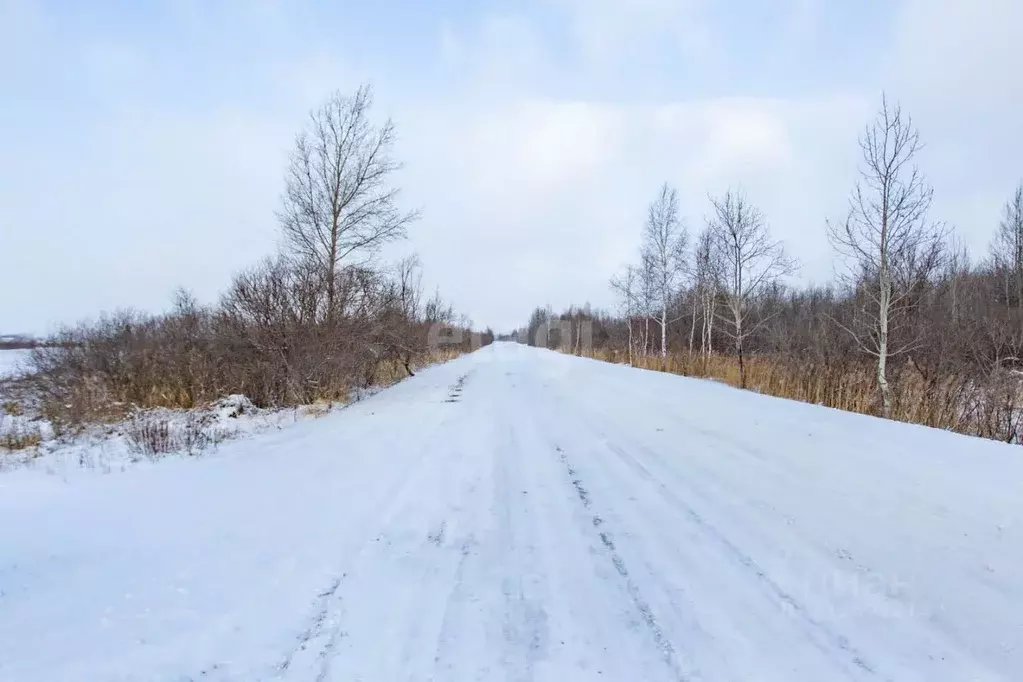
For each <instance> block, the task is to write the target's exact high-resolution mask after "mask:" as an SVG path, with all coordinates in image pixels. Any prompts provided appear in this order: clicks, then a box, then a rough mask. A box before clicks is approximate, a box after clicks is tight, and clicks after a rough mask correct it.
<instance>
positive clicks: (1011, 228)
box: [991, 183, 1023, 308]
mask: <svg viewBox="0 0 1023 682" xmlns="http://www.w3.org/2000/svg"><path fill="white" fill-rule="evenodd" d="M991 257H992V260H993V262H994V265H995V268H996V269H997V270H998V271H1000V272H1001V273H1002V274H1003V277H1004V280H1005V299H1006V303H1007V305H1009V306H1010V307H1016V308H1020V307H1023V183H1020V184H1019V186H1017V187H1016V192H1015V193H1014V194H1013V196H1012V199H1010V200H1009V201H1007V202H1006V203H1005V208H1004V209H1003V215H1002V221H1001V223H1000V224H999V226H998V232H997V233H995V238H994V241H993V242H992V243H991Z"/></svg>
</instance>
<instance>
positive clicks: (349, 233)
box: [278, 85, 417, 316]
mask: <svg viewBox="0 0 1023 682" xmlns="http://www.w3.org/2000/svg"><path fill="white" fill-rule="evenodd" d="M372 105H373V94H372V90H371V89H370V87H369V86H368V85H364V86H362V87H360V88H359V89H358V90H356V92H355V93H354V94H353V95H351V96H345V95H343V94H341V93H340V92H335V93H334V94H332V95H331V96H330V97H329V98H328V99H327V101H326V102H324V104H323V105H322V106H320V107H319V108H318V109H315V110H314V111H312V112H311V113H310V115H309V122H308V125H307V127H306V129H305V130H303V131H302V132H301V133H299V135H298V136H297V137H296V139H295V148H294V151H293V152H292V154H291V160H290V164H289V166H288V171H287V174H286V176H285V188H284V194H283V196H282V201H281V208H280V210H279V211H278V219H279V220H280V222H281V227H282V230H283V232H284V239H285V243H286V245H287V247H288V248H289V249H290V251H291V252H292V253H293V254H295V255H296V256H298V257H299V258H300V259H302V260H303V261H304V262H305V263H306V264H307V265H308V266H310V267H313V268H315V269H316V271H317V272H318V273H319V274H320V275H321V276H322V278H323V281H324V284H325V287H326V292H327V315H328V316H332V315H333V314H334V313H335V304H336V302H337V300H336V299H337V286H338V283H337V280H338V276H339V274H340V272H339V271H340V269H341V267H342V265H343V264H344V263H345V262H346V261H347V260H348V259H349V258H353V257H355V256H356V255H369V254H372V253H373V252H375V251H376V250H377V249H379V248H380V247H381V246H382V245H383V244H385V243H387V242H389V241H392V240H395V239H399V238H402V237H404V236H405V233H406V229H407V227H408V225H409V224H410V223H411V222H412V221H413V220H415V218H416V217H417V214H416V212H414V211H405V210H402V209H401V208H399V206H398V201H397V199H398V189H397V188H395V187H393V186H392V185H391V184H390V180H391V174H392V173H393V172H394V171H396V170H398V169H399V168H400V167H401V166H400V164H399V163H398V162H397V161H395V160H394V158H393V157H392V155H391V154H392V148H393V146H394V140H395V133H394V125H393V124H392V123H391V121H390V120H387V121H385V122H384V123H383V124H382V125H380V126H375V125H373V123H371V122H370V120H369V112H370V109H371V107H372Z"/></svg>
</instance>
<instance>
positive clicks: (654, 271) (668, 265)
mask: <svg viewBox="0 0 1023 682" xmlns="http://www.w3.org/2000/svg"><path fill="white" fill-rule="evenodd" d="M687 239H688V235H687V233H686V229H685V226H684V225H683V224H682V222H681V220H680V219H679V215H678V192H677V191H676V190H675V189H674V188H671V187H668V184H667V183H665V184H664V185H662V186H661V191H660V192H658V194H657V198H656V199H655V200H654V201H653V203H651V204H650V209H649V212H648V214H647V221H646V227H645V229H644V231H643V260H644V262H645V264H646V265H647V266H648V267H649V270H650V276H651V280H652V284H653V294H654V305H655V306H656V307H655V310H654V311H652V312H653V314H654V320H655V321H656V322H657V324H658V325H659V326H660V328H661V357H662V358H663V357H666V356H667V354H668V324H669V323H670V322H672V321H674V320H669V319H668V310H669V308H670V307H671V306H672V304H673V303H674V299H675V297H676V296H677V295H678V289H679V285H680V284H681V279H682V276H683V274H684V273H685V271H686V265H687V264H686V242H687Z"/></svg>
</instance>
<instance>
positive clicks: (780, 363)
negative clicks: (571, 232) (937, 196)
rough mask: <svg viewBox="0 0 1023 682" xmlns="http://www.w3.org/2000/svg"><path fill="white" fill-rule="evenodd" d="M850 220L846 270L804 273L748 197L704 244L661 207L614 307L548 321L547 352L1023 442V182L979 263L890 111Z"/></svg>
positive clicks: (884, 107) (718, 212)
mask: <svg viewBox="0 0 1023 682" xmlns="http://www.w3.org/2000/svg"><path fill="white" fill-rule="evenodd" d="M859 146H860V150H861V155H862V163H861V164H860V168H859V170H860V177H859V180H858V182H856V184H855V185H854V187H853V188H852V191H851V193H850V198H849V207H848V210H847V212H846V213H845V214H844V215H842V216H840V217H838V218H835V219H829V220H826V221H824V225H823V229H824V230H826V232H827V235H828V238H829V240H830V243H831V245H832V247H833V249H834V253H835V258H836V263H837V265H838V268H837V271H838V275H837V277H836V278H835V280H834V281H833V282H831V283H830V284H828V285H825V286H802V285H799V284H795V283H793V278H792V277H790V276H791V275H794V274H796V273H797V272H798V264H797V263H796V262H795V261H794V259H792V258H791V257H790V256H789V255H788V254H787V252H786V249H785V246H784V244H782V243H781V242H780V241H779V240H777V239H775V238H774V237H772V235H771V231H770V226H769V224H768V222H767V219H766V217H765V216H764V215H763V213H762V212H761V211H760V210H759V209H758V208H757V207H756V206H755V205H754V204H753V202H752V201H751V200H750V198H749V197H748V196H747V194H746V193H745V192H743V191H742V190H741V189H731V190H729V191H727V192H725V193H724V194H723V195H721V196H716V197H710V217H709V218H708V219H706V221H705V225H703V226H702V228H701V229H700V230H699V231H698V232H697V233H696V234H695V235H690V232H689V230H688V228H687V225H686V223H685V221H684V220H683V219H682V218H681V216H680V207H679V200H678V193H677V192H676V190H674V189H673V188H671V187H670V186H668V185H667V184H666V185H664V186H663V187H662V188H661V189H660V191H659V192H658V193H657V195H656V197H655V199H654V200H653V201H652V202H651V204H650V207H649V210H648V214H647V219H646V222H645V225H644V227H643V234H642V246H641V248H640V252H639V254H638V258H637V260H636V262H634V263H632V264H629V265H626V266H625V267H624V268H623V269H622V270H621V271H620V272H619V273H617V274H616V275H615V276H614V277H613V278H612V279H611V282H610V286H611V288H612V289H613V291H614V292H615V294H616V297H617V298H618V301H619V304H618V306H617V308H616V309H615V310H614V311H593V310H591V309H589V308H588V307H584V308H575V307H573V308H571V309H569V310H568V311H565V312H563V313H561V314H555V313H554V312H553V311H552V310H550V309H549V308H538V309H536V310H535V311H534V312H533V314H532V316H531V318H530V321H529V323H528V324H527V326H526V328H524V329H523V330H522V333H523V334H524V335H527V338H528V339H529V340H530V343H533V344H535V345H547V346H550V347H557V348H562V349H564V350H570V351H573V352H583V350H584V348H583V346H584V344H583V343H582V342H581V339H582V338H583V337H584V336H588V337H589V344H590V346H591V348H592V349H593V353H594V354H595V355H598V356H601V357H606V358H607V359H613V360H615V361H625V362H628V363H630V364H633V365H639V366H644V367H653V368H658V369H667V370H669V371H677V372H680V373H684V374H693V375H698V376H712V377H715V378H719V379H723V380H725V381H728V382H730V383H733V384H735V385H736V386H740V387H744V388H746V387H749V388H753V389H755V390H760V391H763V392H766V393H772V394H775V395H781V396H785V397H792V398H797V399H801V400H807V401H810V402H816V403H821V404H825V405H829V406H833V407H839V408H842V409H848V410H854V411H858V412H864V413H869V414H877V415H880V416H884V417H890V418H895V419H900V420H904V421H911V422H916V423H922V424H928V425H931V426H937V427H941V428H947V429H952V430H956V431H960V432H963V433H969V434H974V435H980V436H985V437H989V438H997V439H1000V440H1005V441H1009V442H1018V441H1019V440H1020V420H1021V416H1023V413H1021V407H1023V406H1021V400H1020V398H1021V396H1020V376H1021V371H1023V183H1021V184H1020V185H1019V186H1018V187H1017V189H1016V191H1015V193H1014V194H1013V195H1012V196H1011V197H1010V198H1009V199H1008V201H1007V202H1006V203H1005V205H1004V208H1003V213H1002V219H1001V221H1000V224H998V225H997V226H992V227H993V236H992V239H991V245H990V249H989V253H988V254H986V256H985V257H984V258H981V259H979V260H976V261H974V260H972V259H971V258H970V256H969V254H968V253H967V250H966V249H965V248H964V247H963V245H962V243H961V242H960V240H959V239H958V238H957V237H956V235H955V233H954V231H953V230H952V229H951V228H950V227H948V226H947V225H946V224H945V223H943V222H942V221H940V220H935V219H934V218H933V217H932V216H931V211H930V209H931V202H932V198H933V189H932V188H931V186H930V185H929V184H928V182H927V180H926V177H925V176H924V174H923V172H922V171H921V170H920V169H919V167H918V166H917V165H916V158H917V155H918V152H919V150H920V148H921V141H920V135H919V132H918V130H917V128H916V126H915V125H914V123H913V120H912V118H911V117H910V116H909V115H908V114H906V113H905V112H904V111H903V110H902V109H901V107H900V106H899V105H898V104H893V103H891V102H890V101H889V100H888V99H887V98H883V99H882V102H881V105H880V108H879V111H878V113H877V115H876V117H875V118H874V119H873V120H872V121H871V122H870V123H868V125H867V126H866V127H865V129H864V131H863V133H862V134H861V136H860V138H859Z"/></svg>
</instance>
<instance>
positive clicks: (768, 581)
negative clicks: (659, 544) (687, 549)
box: [598, 432, 892, 682]
mask: <svg viewBox="0 0 1023 682" xmlns="http://www.w3.org/2000/svg"><path fill="white" fill-rule="evenodd" d="M598 433H599V432H598ZM599 435H600V440H601V443H602V445H603V446H604V448H605V449H606V450H608V452H610V453H612V454H613V455H615V456H616V457H617V458H618V459H619V460H621V461H622V462H624V463H625V464H626V465H627V466H628V467H629V468H631V469H632V470H633V471H635V472H636V474H637V475H639V476H640V478H641V479H643V480H645V481H647V482H648V483H650V484H651V485H652V486H653V487H654V488H655V490H657V492H658V494H659V495H660V496H661V498H662V499H664V500H665V501H666V502H668V503H669V504H670V505H671V506H672V507H675V508H676V509H678V510H679V511H681V512H682V513H683V514H685V516H686V517H687V518H688V519H689V520H690V521H691V522H692V523H693V524H694V525H695V526H696V527H697V528H699V529H700V530H701V531H703V532H704V533H705V534H706V536H707V537H709V538H711V539H713V540H714V542H716V543H717V544H718V546H720V547H721V548H722V549H723V550H724V551H725V552H726V553H727V554H728V555H729V556H731V557H732V558H733V560H734V561H735V562H736V563H737V564H738V565H740V566H742V567H743V568H745V569H747V570H748V571H750V572H751V573H752V574H753V575H754V576H755V577H756V579H757V581H758V582H760V584H762V585H763V586H765V587H766V588H767V590H768V591H769V592H770V593H771V594H772V595H774V597H775V598H776V599H777V600H778V601H779V602H780V603H781V604H783V605H784V606H785V608H787V609H789V610H790V612H791V613H793V614H794V615H796V616H798V617H799V618H800V620H802V621H803V622H805V623H806V624H807V625H808V626H809V627H810V628H812V630H813V631H816V632H817V633H819V634H820V635H821V636H823V638H824V639H825V641H826V642H827V644H828V645H830V646H831V647H833V648H834V649H838V650H840V651H842V652H844V653H845V654H846V655H847V656H848V657H849V661H850V662H851V664H852V665H853V666H854V667H855V668H856V669H857V670H859V671H860V672H861V673H866V674H869V675H870V676H872V677H877V676H879V675H880V674H879V673H878V671H877V670H876V668H875V666H874V665H873V664H871V663H870V662H868V661H867V659H866V656H865V655H864V654H863V653H862V652H860V651H859V650H858V649H857V648H856V647H855V646H854V645H853V644H852V643H851V642H850V641H849V640H848V638H846V637H845V636H844V635H842V634H840V633H837V632H835V631H834V630H833V629H831V628H829V627H828V626H827V625H826V624H825V623H823V622H821V621H820V620H818V619H817V618H814V616H813V615H812V614H811V613H810V612H809V611H808V610H807V608H806V606H805V605H803V604H802V602H800V601H799V600H798V599H796V598H795V597H794V596H793V595H791V594H790V593H788V592H787V591H786V590H785V589H783V588H782V587H781V586H780V585H779V584H778V583H777V582H775V581H774V580H773V579H772V578H771V576H769V575H768V574H767V572H766V571H765V570H764V569H763V568H761V566H760V565H759V564H758V563H757V562H756V561H755V560H754V559H753V558H752V557H751V556H749V555H748V554H747V553H746V552H744V551H742V549H740V548H739V547H738V546H737V545H736V544H735V543H734V542H732V541H731V540H729V539H728V538H727V537H725V536H724V535H723V534H722V533H721V532H720V531H719V530H718V529H717V528H716V527H715V526H714V525H712V524H711V523H710V522H708V521H707V520H706V519H704V518H703V516H702V515H701V514H700V513H699V512H697V511H696V510H695V509H693V508H692V507H690V506H689V505H688V504H686V502H685V501H684V500H682V499H681V498H680V497H679V496H678V495H677V494H676V493H675V492H673V491H672V490H671V489H670V488H669V487H668V486H667V485H665V484H664V483H663V482H661V481H660V480H658V479H657V478H656V477H655V476H654V475H653V474H652V473H651V472H650V470H649V469H647V467H646V466H645V465H644V464H643V463H642V462H640V461H639V460H638V459H636V458H635V457H634V456H633V455H631V454H630V453H629V452H627V451H626V450H625V449H624V448H622V447H620V446H618V445H616V444H615V443H613V442H611V441H610V440H609V439H608V438H607V437H606V436H604V435H603V434H602V433H599ZM641 449H643V450H645V448H641ZM814 639H816V638H811V640H814ZM821 650H822V651H825V653H826V652H827V651H826V649H824V648H823V647H822V648H821ZM883 679H885V680H887V681H888V682H892V680H891V678H890V677H888V676H884V678H883Z"/></svg>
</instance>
